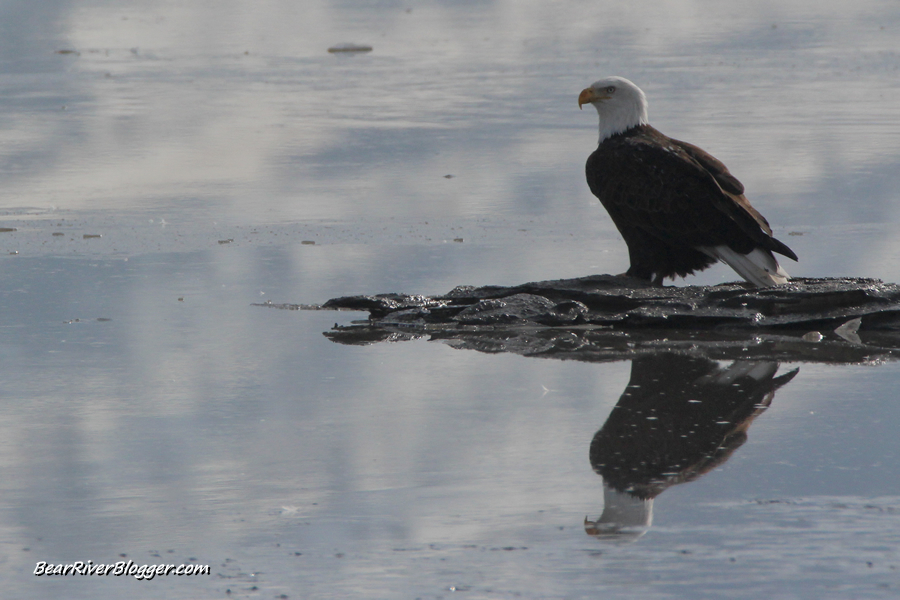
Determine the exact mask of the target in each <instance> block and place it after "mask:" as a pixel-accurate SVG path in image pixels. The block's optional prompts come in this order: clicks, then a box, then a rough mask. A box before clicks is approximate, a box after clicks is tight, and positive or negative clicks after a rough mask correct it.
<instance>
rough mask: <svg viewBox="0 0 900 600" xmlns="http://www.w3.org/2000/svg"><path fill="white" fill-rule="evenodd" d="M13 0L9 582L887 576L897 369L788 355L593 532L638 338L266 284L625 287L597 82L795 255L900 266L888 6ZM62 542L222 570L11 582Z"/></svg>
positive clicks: (582, 584) (1, 87)
mask: <svg viewBox="0 0 900 600" xmlns="http://www.w3.org/2000/svg"><path fill="white" fill-rule="evenodd" d="M32 4H34V3H32ZM32 4H29V5H27V6H26V5H25V4H21V5H10V6H9V7H7V8H5V9H3V11H4V13H3V14H4V18H3V19H0V23H2V25H0V27H2V29H3V32H4V35H3V36H0V173H2V175H3V181H4V186H3V189H2V191H0V227H6V228H15V231H6V232H2V233H0V256H2V261H3V269H4V273H5V277H4V282H5V285H4V286H3V287H2V289H0V309H2V312H0V314H2V316H0V357H2V361H0V373H2V380H3V381H4V393H3V395H2V398H3V402H2V404H0V406H2V409H0V410H2V419H0V428H2V429H3V433H4V435H3V436H0V440H3V441H2V442H0V465H2V477H0V540H2V544H0V565H2V566H0V584H2V585H3V586H4V589H5V590H6V592H5V594H4V595H6V596H9V597H16V598H47V597H66V598H118V597H129V598H145V597H146V598H151V597H153V598H156V597H167V598H222V597H232V598H256V597H260V598H273V597H276V598H277V597H281V596H282V595H284V596H287V597H288V598H346V597H360V598H448V597H455V596H461V597H468V598H507V597H525V598H592V597H597V596H598V595H602V596H603V597H610V598H634V597H640V598H716V597H721V596H723V595H726V594H727V595H729V596H730V597H745V598H757V597H772V598H891V597H895V596H896V595H897V593H898V588H900V555H898V551H897V547H898V544H900V489H898V483H897V482H898V480H900V478H898V469H897V466H896V465H897V458H898V454H900V441H898V439H897V436H896V434H895V431H896V430H897V427H898V425H900V412H898V411H900V405H898V403H897V394H896V388H897V385H898V383H900V367H898V365H897V364H896V363H893V362H888V363H886V364H880V363H879V362H872V363H868V364H859V365H829V364H821V363H818V364H814V363H805V362H799V361H798V362H796V363H785V364H781V365H777V373H774V374H772V376H774V377H784V376H785V375H787V374H788V373H791V372H792V371H793V370H795V369H798V368H799V371H798V372H797V373H796V374H795V375H794V376H793V378H792V379H790V381H787V382H785V383H783V385H782V386H781V387H780V388H779V389H777V391H775V392H774V396H773V397H772V398H771V399H770V404H769V405H768V407H759V409H758V414H756V413H754V415H753V417H752V425H750V422H749V421H747V422H745V426H746V433H747V438H746V441H744V442H742V443H741V444H738V445H737V446H734V447H732V448H731V454H730V455H729V456H727V457H726V460H724V461H722V462H719V463H716V464H712V465H707V466H708V467H709V468H708V469H707V470H701V472H699V473H697V474H696V477H695V478H694V479H693V480H691V481H686V482H683V483H678V482H673V483H675V484H674V485H672V486H671V487H668V488H667V489H665V490H664V491H662V492H661V493H659V494H658V495H657V496H656V497H655V498H654V499H653V500H652V520H651V519H649V518H648V517H649V514H650V512H649V511H650V510H651V509H650V508H649V506H648V504H647V503H644V504H643V505H642V506H640V507H639V508H636V509H634V510H638V511H643V512H642V513H641V514H640V517H641V518H643V526H640V527H638V526H635V525H634V524H632V525H633V526H631V527H625V528H624V529H623V532H622V533H620V534H618V535H611V534H610V532H609V530H608V529H603V527H601V526H597V525H595V524H594V523H595V522H597V521H602V518H601V515H602V514H603V513H604V493H605V492H604V486H603V479H602V478H601V477H600V476H598V474H597V473H596V472H595V469H596V468H597V467H596V465H593V464H592V462H591V459H590V448H591V443H592V440H593V439H594V437H595V434H597V433H598V431H600V430H602V429H603V427H604V425H605V424H607V423H608V422H611V421H610V419H611V416H612V415H614V414H616V411H617V410H618V409H614V407H616V406H617V405H619V404H621V402H620V401H621V399H622V396H623V393H625V392H626V391H627V389H626V388H628V386H629V381H631V382H632V383H634V380H633V379H634V378H635V377H636V375H635V373H637V372H639V371H640V369H641V366H640V364H638V363H637V362H635V364H631V363H630V362H613V363H587V362H577V361H561V360H553V359H539V358H537V357H525V356H518V355H512V354H508V353H484V352H474V351H471V350H461V349H456V348H454V347H452V345H449V344H444V343H440V342H433V341H428V340H427V339H418V340H412V341H405V342H402V343H379V344H372V345H367V346H349V345H341V344H336V343H334V342H332V341H330V340H329V339H328V338H327V337H326V336H324V335H323V332H327V331H329V330H330V329H331V328H332V325H333V324H334V323H335V322H338V323H340V324H342V325H346V324H349V323H350V322H351V321H352V320H353V319H361V318H363V317H364V315H363V314H361V313H331V312H292V311H277V310H270V309H266V308H263V307H257V306H252V304H254V303H260V302H265V301H267V300H272V301H275V302H291V303H309V304H312V303H320V302H322V301H324V300H326V299H328V298H332V297H336V296H343V295H351V294H360V293H377V292H407V293H430V294H432V293H441V292H446V291H449V290H450V289H451V288H453V287H454V286H456V285H460V284H470V285H487V284H503V285H511V284H516V283H521V282H525V281H531V280H540V279H551V278H564V277H577V276H582V275H587V274H591V273H610V272H612V273H616V272H621V271H624V270H625V268H627V253H626V252H625V247H624V243H623V242H622V241H621V239H620V238H619V237H618V235H617V233H616V231H615V229H614V228H613V226H612V225H611V223H610V222H609V219H608V217H607V216H606V215H605V213H604V212H603V210H602V208H601V207H600V206H599V203H598V202H597V201H596V199H594V198H593V197H592V196H591V195H590V192H589V191H588V190H587V186H586V184H585V183H584V178H583V177H584V176H583V164H584V160H585V158H586V156H587V155H588V154H589V153H590V151H591V149H592V146H593V145H594V144H595V143H596V116H595V115H594V114H593V113H592V112H589V111H578V110H577V107H576V98H577V95H578V92H579V91H580V90H581V89H582V88H583V87H585V86H586V85H587V84H589V83H590V82H591V81H593V80H595V79H598V78H599V77H601V76H603V75H608V74H620V75H624V76H627V77H629V78H630V79H632V80H634V81H635V82H637V83H638V84H639V85H641V86H642V87H643V89H644V90H645V91H646V92H647V94H648V96H649V98H650V103H651V122H653V123H654V124H655V125H656V126H657V127H658V128H660V129H661V130H662V131H664V132H666V133H668V134H670V135H672V136H675V137H678V138H681V139H685V140H688V141H691V142H694V143H697V144H699V145H700V146H702V147H704V148H705V149H707V150H709V151H710V152H712V153H713V154H714V155H716V156H718V157H719V158H721V159H722V160H723V161H724V162H725V163H726V164H728V165H729V167H730V168H731V170H732V171H733V172H734V173H735V174H736V175H737V176H738V177H739V178H740V179H741V180H742V181H743V182H744V184H745V185H746V187H747V189H748V195H749V197H750V199H751V200H752V201H753V202H754V205H755V206H757V208H759V209H760V210H761V211H762V212H763V213H764V214H765V215H766V217H767V218H768V219H769V221H770V222H771V223H772V224H773V226H774V228H775V231H776V235H777V236H778V237H779V238H780V239H782V240H784V241H786V243H788V244H789V245H790V246H791V247H792V248H793V249H794V250H795V251H796V252H797V254H798V255H799V256H800V258H801V262H800V263H798V264H793V263H790V264H787V265H786V267H787V269H788V271H789V272H791V273H792V274H795V275H802V276H810V277H816V276H837V275H851V276H861V277H862V276H865V277H878V278H881V279H884V280H886V281H900V266H898V265H900V241H898V237H897V236H896V230H897V228H898V225H900V208H898V206H900V203H898V202H897V200H898V195H897V192H896V189H897V188H898V185H897V184H898V183H900V181H898V174H897V170H896V168H895V166H896V164H897V163H898V157H900V136H898V133H900V131H898V128H900V127H898V124H900V105H898V104H897V103H896V102H893V101H892V99H893V98H895V97H896V95H897V91H898V84H897V77H896V75H897V72H898V65H900V60H898V54H897V49H896V48H897V42H898V41H900V33H898V32H900V11H898V9H897V7H896V6H895V4H893V3H888V2H858V3H855V4H854V7H853V9H852V10H849V11H848V9H847V7H846V6H845V5H844V4H843V3H842V4H840V5H839V4H837V3H834V5H833V6H829V5H827V4H826V5H823V4H822V3H821V2H818V3H804V2H782V3H779V4H778V5H769V4H765V3H750V4H746V3H745V4H744V5H741V7H736V6H730V5H727V6H726V5H719V4H715V5H706V4H694V3H689V2H676V3H670V4H667V5H665V6H664V7H662V8H660V7H657V6H656V5H650V4H647V5H643V4H641V3H630V4H629V5H628V6H627V7H626V6H624V5H621V6H620V5H618V4H607V3H586V2H585V3H581V2H579V3H568V4H566V5H564V6H562V5H559V4H558V3H552V4H546V3H537V2H534V3H532V2H517V3H515V4H513V3H503V2H493V3H492V2H484V3H463V4H446V3H440V2H429V3H422V4H418V3H411V4H409V5H403V4H397V3H393V2H375V3H368V4H366V6H364V7H363V6H355V5H354V4H353V3H342V4H337V5H335V4H332V3H325V2H321V3H317V2H304V3H300V4H292V5H290V6H287V5H282V4H279V3H265V2H263V3H259V2H254V3H244V2H233V3H228V4H225V5H223V4H222V3H210V2H202V1H198V2H192V3H189V4H188V5H184V3H174V2H171V3H157V4H154V5H152V6H149V5H143V4H140V3H134V4H131V3H126V2H118V3H117V2H112V3H110V2H102V3H100V2H89V1H85V0H79V1H72V2H60V3H53V4H52V5H43V4H41V5H34V6H32ZM342 43H357V44H367V45H370V46H372V47H373V50H372V52H368V53H362V54H352V55H351V54H346V53H343V54H329V53H328V52H327V49H328V48H329V47H332V46H334V45H336V44H342ZM59 51H67V52H65V53H59ZM68 51H71V52H68ZM448 175H449V176H452V177H447V176H448ZM97 236H99V237H97ZM733 279H734V275H733V273H731V272H730V271H729V270H728V269H726V268H724V267H715V268H712V269H710V270H708V271H706V272H704V273H703V274H701V275H699V276H696V277H692V278H690V279H688V280H686V281H685V282H681V281H679V282H676V284H678V285H682V284H685V283H687V284H710V283H718V282H722V281H730V280H733ZM697 368H708V369H718V370H720V371H723V370H727V369H728V368H729V364H728V363H710V364H706V363H702V364H698V366H697ZM758 368H760V369H770V368H773V365H768V366H765V365H763V366H761V367H759V366H758ZM685 372H686V373H687V371H685ZM628 389H631V388H628ZM635 389H638V390H639V389H640V388H635ZM632 391H634V389H632ZM747 398H750V400H753V397H752V396H748V397H747ZM747 398H744V405H745V408H746V403H747V402H749V400H747ZM753 403H759V400H753ZM751 408H752V406H751ZM742 414H743V413H742ZM746 417H747V414H743V418H746ZM610 500H612V499H610ZM585 519H587V524H586V522H585ZM598 533H604V534H605V535H597V534H598ZM77 560H83V561H87V560H93V561H94V562H95V563H101V562H102V563H108V562H115V561H118V560H134V561H135V562H136V563H137V564H145V563H146V564H158V563H174V564H180V563H184V562H191V561H193V562H196V563H199V564H209V565H210V566H211V567H212V569H211V571H212V574H211V575H210V576H200V577H190V578H186V577H160V578H157V579H154V580H153V581H150V582H142V581H137V580H136V579H134V578H132V577H104V578H98V577H80V576H76V577H51V578H47V577H35V576H33V575H32V572H33V570H34V568H35V564H36V563H37V562H38V561H47V562H51V563H60V562H63V563H71V562H73V561H77Z"/></svg>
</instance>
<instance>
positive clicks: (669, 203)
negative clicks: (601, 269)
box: [578, 77, 797, 287]
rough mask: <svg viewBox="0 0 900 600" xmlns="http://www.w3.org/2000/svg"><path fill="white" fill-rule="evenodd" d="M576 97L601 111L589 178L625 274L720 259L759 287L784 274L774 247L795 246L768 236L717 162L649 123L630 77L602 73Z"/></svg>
mask: <svg viewBox="0 0 900 600" xmlns="http://www.w3.org/2000/svg"><path fill="white" fill-rule="evenodd" d="M584 104H592V105H593V106H594V108H596V109H597V112H598V113H599V114H600V144H599V146H598V147H597V149H596V150H595V151H594V153H593V154H591V156H590V157H589V158H588V161H587V169H586V170H587V182H588V185H589V186H590V188H591V191H592V192H593V193H594V195H595V196H597V198H599V199H600V202H601V203H603V206H604V207H605V208H606V210H607V211H608V212H609V216H610V217H612V220H613V223H615V224H616V227H617V228H618V229H619V232H620V233H621V234H622V237H623V238H625V243H626V244H627V245H628V256H629V258H630V260H631V266H630V268H629V269H628V271H627V272H626V273H625V274H626V275H629V276H631V277H636V278H638V279H645V280H647V281H652V282H653V283H654V284H656V285H662V281H663V279H665V278H667V277H671V278H674V277H675V276H676V275H679V276H681V277H685V276H687V275H690V274H691V273H693V272H694V271H702V270H703V269H705V268H707V267H709V266H710V265H712V264H713V263H715V262H716V261H719V260H720V261H722V262H725V263H727V264H728V265H729V266H730V267H731V268H732V269H734V270H735V271H737V273H738V274H739V275H740V276H741V277H743V278H744V279H746V280H747V281H749V282H750V283H753V284H755V285H757V286H759V287H767V286H771V285H780V284H784V283H787V281H788V280H789V279H790V277H789V276H788V274H787V273H786V272H785V271H784V269H782V268H781V266H780V265H779V264H778V261H777V260H775V256H774V255H773V254H772V253H773V252H777V253H779V254H782V255H784V256H787V257H789V258H791V259H793V260H797V255H796V254H794V252H793V250H791V249H790V248H788V247H787V246H786V245H785V244H784V243H782V242H780V241H778V240H776V239H775V238H774V237H772V228H771V227H769V223H768V221H766V219H765V218H764V217H763V216H762V215H761V214H759V212H757V210H756V209H755V208H753V207H752V206H751V205H750V202H749V201H748V200H747V198H746V197H745V196H744V186H743V185H742V184H741V182H740V181H738V180H737V179H736V178H735V177H734V175H732V174H731V173H729V172H728V169H727V168H726V167H725V165H723V164H722V163H721V162H720V161H718V160H717V159H716V158H714V157H713V156H711V155H709V154H707V153H706V152H704V151H703V150H701V149H700V148H698V147H697V146H694V145H693V144H688V143H687V142H682V141H679V140H675V139H672V138H670V137H667V136H665V135H663V134H662V133H660V132H659V131H657V130H656V129H654V128H653V127H651V126H650V125H649V124H648V122H647V98H646V96H644V92H642V91H641V89H640V88H639V87H638V86H636V85H635V84H633V83H632V82H630V81H628V80H627V79H624V78H622V77H608V78H606V79H601V80H600V81H597V82H595V83H594V84H592V85H591V87H589V88H587V89H585V90H583V91H582V92H581V95H580V96H578V106H579V108H580V107H581V106H582V105H584Z"/></svg>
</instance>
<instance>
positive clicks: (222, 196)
mask: <svg viewBox="0 0 900 600" xmlns="http://www.w3.org/2000/svg"><path fill="white" fill-rule="evenodd" d="M698 6H699V5H696V4H695V3H691V2H676V3H669V4H666V5H664V6H660V7H655V8H654V10H652V11H648V10H644V9H641V8H637V7H630V6H625V5H621V4H610V3H601V4H596V5H591V4H585V3H580V4H574V5H552V6H549V5H546V4H544V3H539V2H524V3H515V4H512V3H490V4H478V5H466V6H465V7H456V6H449V5H443V4H433V5H429V6H414V7H412V9H413V10H412V11H411V12H407V11H406V10H405V7H399V6H396V7H395V6H381V5H377V4H376V5H374V6H372V5H366V6H359V7H354V8H352V9H350V8H341V7H335V6H334V5H333V4H330V3H327V2H304V3H302V4H300V5H290V6H286V5H283V4H281V3H263V4H260V5H257V4H255V3H254V4H253V5H252V7H251V5H249V4H245V3H230V4H227V5H224V6H223V5H219V4H216V5H215V6H214V7H213V6H212V5H211V4H208V3H191V4H190V5H185V6H174V5H173V6H166V7H165V8H164V9H162V8H159V7H141V8H137V7H134V6H131V5H127V4H123V5H122V6H119V7H116V6H112V7H110V6H109V5H104V6H103V7H102V8H100V7H92V6H81V5H79V4H78V3H74V4H72V5H71V8H70V14H69V15H68V16H69V18H68V19H67V20H66V21H65V22H66V23H67V25H68V29H67V32H66V33H67V35H66V37H67V40H68V41H67V43H68V44H69V45H72V46H74V47H76V48H78V49H80V50H81V51H82V53H81V55H80V56H77V57H73V56H66V57H62V56H57V57H54V58H56V59H59V60H58V61H57V62H60V61H67V62H65V63H64V64H65V65H67V67H66V68H67V69H69V71H70V73H72V74H73V75H72V76H68V77H66V78H65V83H66V88H64V89H63V92H62V93H61V94H60V93H59V92H58V91H56V92H48V91H47V90H46V89H45V90H41V89H38V90H29V91H31V92H33V93H36V94H37V95H39V96H43V95H46V94H52V93H55V94H57V96H56V97H54V98H53V99H52V104H53V105H61V104H66V105H67V106H68V107H69V110H68V111H66V112H65V114H62V111H59V112H60V114H57V113H56V112H47V113H45V114H42V115H41V119H42V120H44V121H47V120H49V122H50V123H51V124H52V126H50V127H49V128H48V126H47V125H39V124H37V123H36V122H34V121H32V122H29V119H28V118H27V117H28V113H26V114H24V115H22V116H23V117H25V118H23V119H18V118H17V119H15V120H14V121H12V122H14V123H15V126H14V127H13V128H12V129H11V130H10V131H9V135H10V136H13V137H16V138H23V139H26V138H27V139H31V140H32V141H31V146H32V147H33V148H38V147H40V146H41V145H44V146H52V147H54V148H56V149H57V150H56V151H55V155H56V157H55V158H54V160H53V161H51V162H49V163H48V162H44V163H40V162H36V163H34V164H32V165H30V167H29V173H30V176H26V177H24V178H23V179H19V181H18V182H17V183H15V184H14V185H13V186H12V187H8V188H7V190H6V191H5V194H6V196H5V197H6V199H7V200H12V199H14V198H21V197H24V196H25V195H26V194H27V192H28V191H33V190H34V189H35V185H36V184H39V186H38V189H39V190H40V191H41V194H40V198H39V200H40V201H43V202H46V201H48V200H49V199H51V198H52V201H53V202H55V203H57V204H59V205H60V206H61V207H63V208H72V209H78V208H87V207H92V208H98V207H101V206H104V207H107V208H122V207H125V206H131V207H151V208H152V207H159V206H164V207H165V208H166V210H170V211H177V205H178V202H177V200H178V199H179V198H183V197H184V196H185V195H188V196H193V197H200V198H208V202H209V206H210V210H211V211H216V212H219V213H226V214H228V215H231V216H232V217H234V218H236V219H238V220H243V221H245V222H246V221H248V220H257V219H260V218H270V219H276V220H277V219H281V218H290V219H304V218H311V217H328V218H339V219H349V220H352V219H355V218H357V217H358V216H360V215H374V214H376V213H378V214H384V213H385V212H391V213H397V214H400V213H404V214H416V213H418V214H422V215H429V214H443V215H447V216H458V217H463V216H473V215H480V214H495V213H496V212H497V210H498V209H499V210H500V211H508V212H509V213H510V214H519V213H521V212H529V213H537V212H538V211H540V210H543V211H546V212H547V213H559V214H567V213H568V214H571V215H572V217H571V220H570V223H569V225H570V229H571V230H572V231H573V232H574V233H576V234H577V233H581V234H583V235H585V237H586V238H587V237H589V234H590V233H592V232H590V231H586V230H585V225H584V224H583V223H586V222H587V223H589V222H593V221H597V220H601V219H603V218H605V217H604V216H603V215H602V213H601V211H599V210H588V208H587V207H588V206H590V207H591V209H596V206H594V203H593V199H592V198H590V197H589V195H587V191H586V188H585V187H584V185H583V181H582V180H581V177H579V174H580V172H581V169H582V165H583V162H584V159H585V157H586V156H587V154H588V153H589V151H590V149H591V146H592V144H593V142H594V138H595V134H594V131H593V129H594V124H593V123H592V122H590V121H587V120H585V118H584V115H583V114H581V113H579V112H578V111H577V110H576V109H575V103H574V99H573V98H572V94H573V93H574V91H577V90H578V89H581V87H583V85H584V84H585V82H586V81H591V80H593V79H595V78H596V77H598V76H600V75H601V74H607V73H611V72H617V73H621V74H625V75H629V76H630V77H631V78H632V79H634V80H635V81H638V82H641V84H642V85H643V86H644V87H645V89H647V90H648V93H649V94H650V101H651V118H652V119H653V121H654V122H655V123H656V124H657V125H658V126H659V127H660V129H662V130H663V131H664V132H666V133H667V134H669V135H672V136H675V137H679V138H682V139H689V140H691V141H695V142H697V143H698V144H700V145H701V146H703V147H705V148H707V149H709V150H711V151H712V152H713V153H714V154H716V155H717V156H720V157H722V158H723V160H725V162H726V163H727V164H729V166H730V167H731V168H732V170H734V171H735V172H736V173H737V174H738V175H739V176H740V177H741V179H742V180H743V181H744V182H745V183H746V184H747V185H748V188H749V190H750V194H751V197H752V198H757V199H758V201H759V203H761V204H763V205H764V206H765V205H768V208H767V209H766V213H767V214H774V215H775V216H774V217H772V219H773V221H774V222H776V225H777V224H778V223H784V222H785V219H784V218H781V217H779V216H778V211H779V210H781V211H782V212H783V214H789V213H787V212H786V211H788V210H790V209H791V207H798V208H797V210H802V211H803V214H807V210H806V208H805V207H804V206H802V205H798V200H797V195H798V194H813V193H814V194H815V195H814V196H812V197H813V198H814V200H813V202H814V203H815V207H816V210H815V211H813V213H814V216H813V217H812V218H816V219H821V220H822V221H826V220H827V219H829V215H832V214H834V213H835V212H836V211H838V212H839V211H843V208H839V207H840V206H842V205H843V204H844V202H843V200H844V197H845V196H846V194H845V193H844V191H839V190H837V189H836V188H834V186H832V187H831V188H830V190H829V189H824V190H823V189H821V187H820V186H818V185H817V183H818V182H820V181H821V180H822V177H823V176H825V175H827V174H829V173H833V172H835V171H837V172H838V173H843V174H844V175H845V176H846V175H848V174H851V173H853V172H856V171H858V170H860V169H865V168H866V167H867V166H869V165H871V164H872V163H873V161H884V162H885V164H889V163H890V164H892V163H893V162H896V161H894V160H892V159H890V157H891V156H895V155H896V154H897V153H898V151H900V149H898V142H897V140H898V139H900V136H897V135H896V133H897V131H896V126H892V125H891V124H892V123H898V122H900V119H897V118H896V117H897V110H898V109H897V107H896V106H894V103H890V102H885V100H884V99H885V98H890V97H893V95H895V94H894V84H893V83H892V81H893V79H892V78H890V77H885V76H884V75H885V72H886V70H889V65H890V63H891V56H890V55H886V54H885V52H886V51H887V49H888V46H887V45H886V44H887V42H886V41H885V38H886V35H885V34H884V32H882V31H881V30H880V29H879V28H878V25H879V24H882V23H884V22H890V18H889V17H888V18H887V19H885V20H882V21H880V22H878V23H875V22H872V21H871V20H870V18H869V17H868V14H869V12H867V11H866V4H865V3H863V4H861V5H860V4H857V5H856V7H857V11H856V12H850V13H848V12H847V10H842V11H841V18H840V19H837V18H832V17H827V16H814V17H813V16H811V15H810V14H809V13H808V11H806V10H805V9H804V8H803V7H804V5H803V4H802V3H797V2H794V3H782V4H779V5H777V6H768V7H767V8H766V9H765V10H761V9H760V8H759V7H758V6H756V5H753V6H740V7H731V8H729V9H728V10H722V11H716V10H712V11H710V10H709V7H708V6H706V5H704V6H703V8H702V9H701V8H699V7H698ZM817 14H818V15H822V14H825V13H822V12H821V11H817ZM773 24H777V27H776V28H774V29H773V28H772V25H773ZM342 41H356V42H360V43H370V44H372V45H373V46H374V47H375V51H374V52H373V53H372V54H371V55H366V56H356V57H350V58H348V57H335V56H330V55H328V54H327V53H326V52H325V49H326V48H327V47H328V46H330V45H332V44H334V43H339V42H342ZM131 49H136V52H132V51H131ZM848 49H852V50H853V51H852V52H849V51H848ZM245 51H247V52H249V54H246V55H245V54H244V52H245ZM698 57H699V58H700V59H701V60H700V61H699V62H698ZM787 59H789V63H790V64H786V63H785V61H786V60H787ZM107 73H109V74H110V75H111V76H112V77H106V76H105V75H106V74H107ZM54 77H55V76H54ZM20 85H22V84H20ZM573 90H574V91H573ZM18 110H19V112H21V108H20V109H18ZM75 140H77V143H70V141H72V142H74V141H75ZM876 164H877V163H876ZM448 172H452V173H455V174H457V175H458V177H457V179H455V180H454V181H453V182H452V184H451V185H447V182H446V181H444V180H441V179H439V178H440V177H442V176H443V175H445V174H447V173H448ZM20 176H21V174H20ZM865 191H866V186H865V185H864V186H863V188H862V189H861V190H858V191H857V193H858V194H862V195H865ZM579 198H582V200H578V199H579ZM573 200H574V201H573ZM19 203H21V202H19ZM523 209H524V210H523ZM582 211H584V212H582ZM595 213H597V214H595ZM263 215H265V217H263ZM794 220H797V219H790V221H794Z"/></svg>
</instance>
